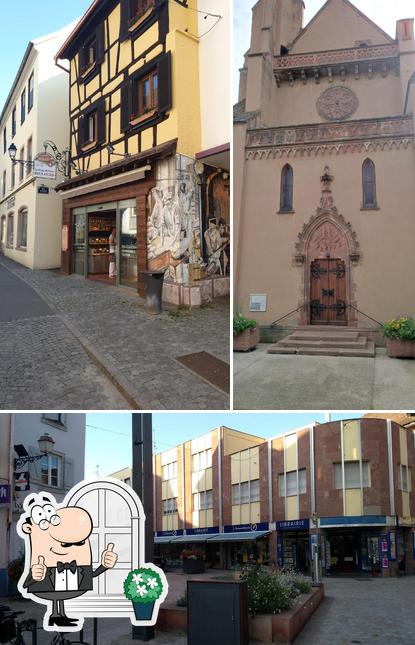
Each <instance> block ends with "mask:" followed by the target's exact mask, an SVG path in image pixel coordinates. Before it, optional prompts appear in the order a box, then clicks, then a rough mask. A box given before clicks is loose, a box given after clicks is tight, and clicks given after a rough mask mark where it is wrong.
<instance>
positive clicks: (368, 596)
mask: <svg viewBox="0 0 415 645" xmlns="http://www.w3.org/2000/svg"><path fill="white" fill-rule="evenodd" d="M224 575H230V572H223V571H222V572H221V571H216V572H212V571H209V572H208V573H206V574H204V576H205V577H206V578H210V577H214V576H218V577H220V578H223V576H224ZM167 577H168V579H169V585H170V592H169V596H168V598H167V601H166V603H165V604H166V605H169V604H170V605H172V606H174V605H175V603H176V599H177V598H178V597H180V596H181V595H183V592H184V589H185V585H186V580H187V576H185V575H183V574H181V573H168V574H167ZM197 577H198V578H199V577H200V576H197ZM324 585H325V590H326V597H325V600H324V601H323V603H322V604H321V605H320V607H319V608H318V609H317V610H316V612H315V613H314V614H313V616H312V617H311V618H310V620H309V621H308V623H307V624H306V625H305V627H304V629H303V630H302V632H301V633H300V634H299V636H298V637H297V638H296V640H295V645H353V644H357V645H358V644H361V645H381V644H382V645H386V644H387V645H411V644H412V643H414V642H415V636H414V634H415V612H414V610H413V604H414V597H415V577H414V576H408V577H403V578H371V577H356V578H324ZM0 604H7V605H9V606H11V607H12V608H13V609H15V610H19V609H20V610H22V609H23V610H25V611H26V614H25V618H36V619H37V620H38V624H39V625H40V624H41V621H42V617H43V608H42V607H41V606H40V605H38V604H36V603H33V602H30V601H27V600H10V599H9V598H0ZM75 638H76V635H75V634H74V635H73V638H71V639H72V640H75ZM50 640H51V635H50V634H47V633H46V632H44V631H43V630H40V631H39V634H38V645H47V643H49V642H50ZM84 640H86V641H87V642H88V643H92V621H91V620H88V621H87V622H86V624H85V630H84ZM149 642H150V643H160V645H161V644H164V643H165V644H166V645H167V644H169V645H170V644H171V645H185V644H186V643H187V638H186V636H185V635H183V634H179V633H175V632H159V631H157V632H156V638H155V639H154V640H151V641H149ZM98 643H99V645H117V644H121V645H127V644H128V643H131V629H130V627H129V623H128V621H127V620H120V619H105V618H99V619H98ZM28 645H29V642H28ZM212 645H214V644H213V643H212ZM250 645H258V644H257V643H254V642H251V644H250Z"/></svg>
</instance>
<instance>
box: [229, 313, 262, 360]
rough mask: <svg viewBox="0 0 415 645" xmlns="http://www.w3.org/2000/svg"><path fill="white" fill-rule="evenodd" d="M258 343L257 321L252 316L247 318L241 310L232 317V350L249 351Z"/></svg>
mask: <svg viewBox="0 0 415 645" xmlns="http://www.w3.org/2000/svg"><path fill="white" fill-rule="evenodd" d="M258 343H259V329H258V323H257V321H256V320H254V319H253V318H247V317H246V316H244V315H243V313H242V312H240V311H239V312H237V313H236V314H235V315H234V317H233V351H234V352H249V351H250V350H251V349H255V348H256V346H257V345H258Z"/></svg>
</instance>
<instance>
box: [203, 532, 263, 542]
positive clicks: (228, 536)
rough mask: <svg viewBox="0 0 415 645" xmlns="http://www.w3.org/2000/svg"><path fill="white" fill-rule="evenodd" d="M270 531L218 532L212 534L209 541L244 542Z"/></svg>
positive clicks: (260, 536) (256, 538)
mask: <svg viewBox="0 0 415 645" xmlns="http://www.w3.org/2000/svg"><path fill="white" fill-rule="evenodd" d="M269 533H270V531H240V532H238V533H236V532H235V533H218V535H213V536H212V537H211V538H210V539H209V542H244V541H248V540H249V541H250V542H253V541H254V540H258V538H262V537H264V536H265V535H269Z"/></svg>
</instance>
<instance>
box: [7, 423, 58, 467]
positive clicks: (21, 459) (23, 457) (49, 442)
mask: <svg viewBox="0 0 415 645" xmlns="http://www.w3.org/2000/svg"><path fill="white" fill-rule="evenodd" d="M37 443H38V446H39V450H40V452H41V454H40V455H29V453H28V452H27V450H26V448H25V447H24V445H23V444H21V443H19V444H17V445H15V446H14V449H15V451H16V452H17V454H18V457H17V458H15V460H14V468H15V470H17V469H18V468H22V467H23V466H25V465H26V464H32V463H34V462H35V461H37V460H38V459H42V457H44V456H45V455H48V454H49V453H50V452H51V451H52V448H53V446H54V445H55V441H54V439H53V438H52V437H51V436H50V435H49V434H48V433H47V432H45V433H44V434H42V436H41V437H39V439H38V440H37Z"/></svg>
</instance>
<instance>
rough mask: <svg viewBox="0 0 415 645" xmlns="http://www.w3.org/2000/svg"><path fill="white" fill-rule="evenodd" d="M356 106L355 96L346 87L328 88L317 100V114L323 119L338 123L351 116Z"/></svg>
mask: <svg viewBox="0 0 415 645" xmlns="http://www.w3.org/2000/svg"><path fill="white" fill-rule="evenodd" d="M357 106H358V100H357V96H356V94H355V93H354V92H353V91H352V90H349V88H348V87H343V86H341V85H338V86H337V87H329V88H328V89H327V90H325V91H324V92H323V93H322V94H320V96H319V97H318V99H317V112H318V113H319V115H320V116H321V117H322V118H323V119H327V120H328V121H339V120H341V119H347V118H348V117H349V116H351V115H352V114H353V113H354V112H355V111H356V108H357Z"/></svg>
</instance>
